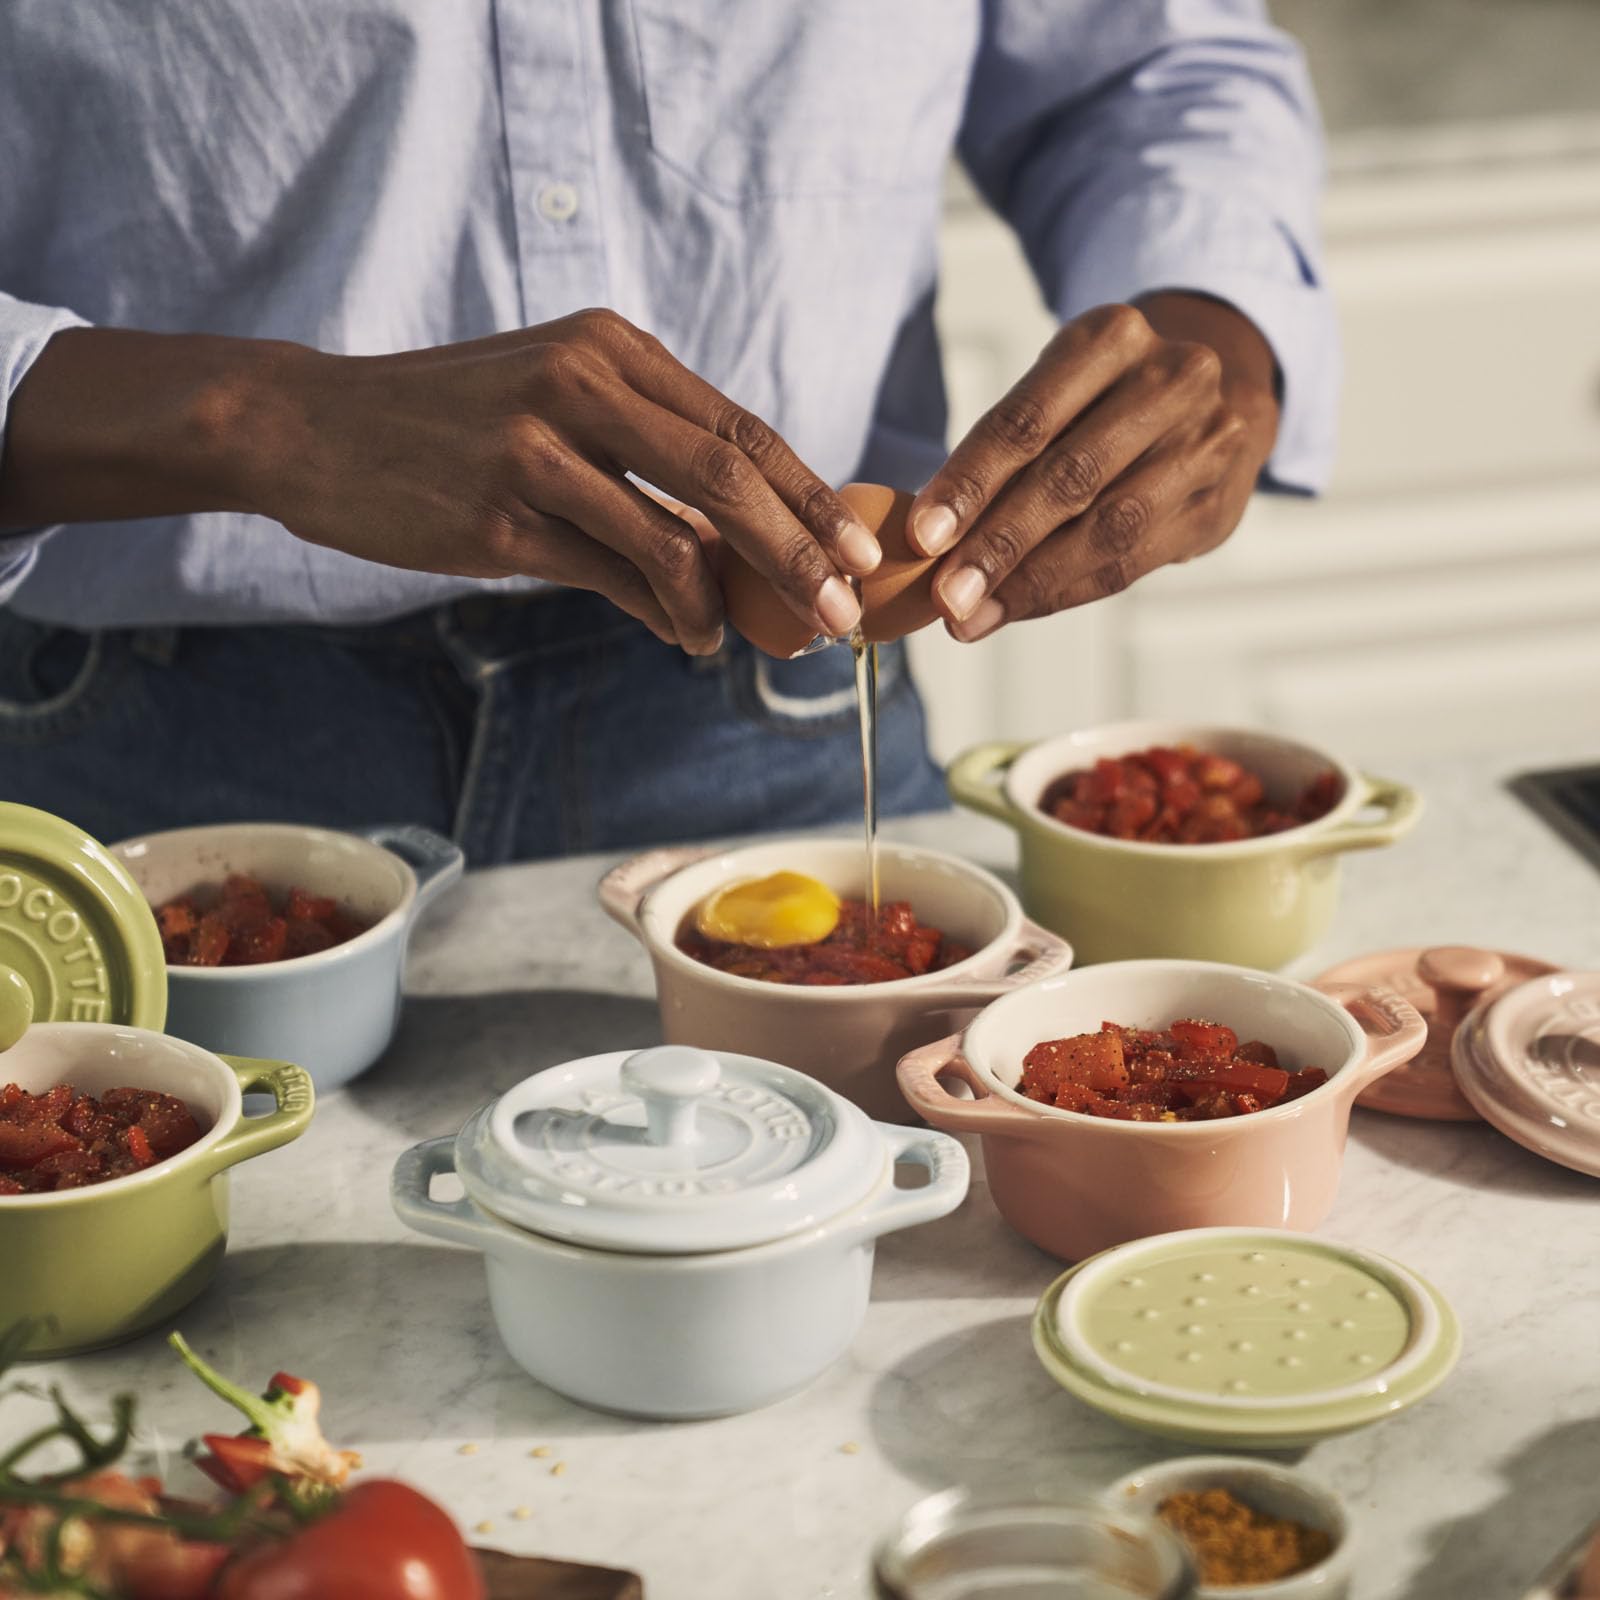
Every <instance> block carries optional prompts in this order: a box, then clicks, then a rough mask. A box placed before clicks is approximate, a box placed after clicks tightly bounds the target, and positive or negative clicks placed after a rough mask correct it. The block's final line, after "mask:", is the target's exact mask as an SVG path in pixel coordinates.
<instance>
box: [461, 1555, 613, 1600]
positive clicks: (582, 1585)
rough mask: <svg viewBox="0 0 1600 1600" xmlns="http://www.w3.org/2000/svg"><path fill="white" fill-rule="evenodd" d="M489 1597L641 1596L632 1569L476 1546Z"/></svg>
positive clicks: (583, 1599)
mask: <svg viewBox="0 0 1600 1600" xmlns="http://www.w3.org/2000/svg"><path fill="white" fill-rule="evenodd" d="M477 1554H478V1561H479V1563H480V1565H481V1566H482V1567H483V1577H484V1582H485V1583H486V1584H487V1585H488V1589H489V1600H644V1584H643V1583H642V1582H641V1581H640V1579H639V1574H638V1573H636V1572H621V1571H619V1570H617V1569H616V1568H615V1567H589V1566H583V1565H580V1564H579V1563H578V1562H576V1561H545V1560H542V1559H541V1558H539V1557H537V1556H508V1555H507V1554H506V1553H505V1552H504V1551H503V1550H479V1551H478V1553H477Z"/></svg>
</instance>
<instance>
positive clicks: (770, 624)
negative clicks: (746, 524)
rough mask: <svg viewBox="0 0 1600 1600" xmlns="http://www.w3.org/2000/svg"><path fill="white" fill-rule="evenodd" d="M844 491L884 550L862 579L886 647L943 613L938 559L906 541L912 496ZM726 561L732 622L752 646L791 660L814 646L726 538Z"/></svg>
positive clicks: (722, 555) (870, 630)
mask: <svg viewBox="0 0 1600 1600" xmlns="http://www.w3.org/2000/svg"><path fill="white" fill-rule="evenodd" d="M839 494H840V497H841V498H842V499H843V500H844V501H845V503H846V504H847V505H849V507H850V509H851V510H852V511H854V512H855V513H856V515H857V516H858V517H860V518H861V520H862V521H863V522H864V523H865V524H866V525H867V527H868V528H869V529H870V530H871V531H872V532H873V533H875V534H876V535H877V536H878V543H879V544H880V545H881V546H882V547H883V561H882V563H881V564H880V565H879V567H878V568H877V570H876V571H875V572H870V573H868V574H867V576H866V577H864V578H863V579H861V614H862V619H863V625H862V632H863V634H865V636H866V637H867V638H868V639H869V640H871V641H872V642H873V643H874V644H884V643H887V642H888V641H889V640H891V639H901V638H904V637H905V635H906V634H908V633H915V632H916V630H917V629H918V628H922V627H926V626H927V624H928V623H930V622H932V621H933V620H934V618H935V617H936V616H937V615H938V608H937V607H936V606H935V605H934V603H933V569H934V567H935V566H936V565H937V560H936V558H934V557H929V556H920V555H917V554H916V553H915V552H914V551H913V550H912V549H911V546H910V545H909V544H908V543H907V542H906V513H907V512H909V511H910V509H911V498H912V497H911V496H910V495H909V494H906V493H905V492H904V491H902V490H898V489H888V488H885V487H884V486H883V485H882V484H877V483H847V484H846V485H845V486H844V488H843V489H841V490H840V491H839ZM719 563H720V567H719V571H720V576H721V580H722V595H723V601H724V603H725V605H726V606H727V612H728V621H729V622H731V623H732V624H733V626H734V627H735V628H737V629H738V630H739V632H740V633H742V634H743V635H744V636H745V638H746V639H748V640H749V641H750V642H751V644H753V645H755V647H756V648H757V649H758V650H764V651H766V653H767V654H768V655H769V656H777V657H778V658H779V659H780V660H785V659H787V658H788V657H790V656H792V655H794V654H795V653H796V652H797V651H800V650H803V649H805V647H806V646H807V645H808V644H810V643H811V640H812V638H813V637H814V634H813V631H812V629H811V627H810V626H809V625H808V624H807V623H805V622H802V621H801V620H800V618H799V617H797V616H796V615H795V614H794V612H792V611H791V610H790V609H789V607H788V606H787V605H786V604H785V603H784V602H783V600H782V599H780V598H779V596H778V594H777V592H776V591H775V590H774V589H773V587H772V585H771V584H770V583H768V582H767V580H766V579H765V578H764V577H762V576H761V574H760V573H758V572H757V571H756V570H755V568H754V567H752V566H751V565H750V563H749V562H748V561H746V560H745V559H744V557H743V556H742V555H740V554H739V552H738V551H737V550H735V549H734V548H733V547H732V546H731V545H730V544H728V543H726V541H724V542H722V543H721V545H720V547H719Z"/></svg>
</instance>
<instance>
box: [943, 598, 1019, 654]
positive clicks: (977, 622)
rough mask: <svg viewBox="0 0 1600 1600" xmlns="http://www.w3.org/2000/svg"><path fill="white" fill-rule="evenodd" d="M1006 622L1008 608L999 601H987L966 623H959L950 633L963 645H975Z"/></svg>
mask: <svg viewBox="0 0 1600 1600" xmlns="http://www.w3.org/2000/svg"><path fill="white" fill-rule="evenodd" d="M1005 620H1006V608H1005V607H1004V606H1003V605H1001V604H1000V602H999V601H998V600H985V601H984V602H983V604H982V605H981V606H979V607H978V609H977V610H976V611H974V612H973V613H972V615H971V616H970V617H968V618H967V619H966V621H965V622H958V623H957V624H956V625H955V627H953V628H952V629H951V630H950V631H951V632H952V633H953V634H954V635H955V636H956V638H958V639H959V640H960V641H961V642H962V644H975V643H976V642H977V641H978V640H979V639H981V638H983V637H984V636H985V635H986V634H990V633H993V632H994V630H995V629H996V628H998V627H999V626H1000V624H1001V623H1002V622H1004V621H1005Z"/></svg>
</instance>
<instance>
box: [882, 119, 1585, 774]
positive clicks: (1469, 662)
mask: <svg viewBox="0 0 1600 1600" xmlns="http://www.w3.org/2000/svg"><path fill="white" fill-rule="evenodd" d="M1326 237H1327V246H1328V270H1329V277H1330V281H1331V283H1332V285H1333V289H1334V293H1335V296H1336V299H1337V301H1338V306H1339V312H1340V318H1341V325H1342V333H1343V342H1344V351H1345V386H1344V392H1343V399H1342V404H1341V443H1340V456H1339V463H1338V467H1337V471H1336V475H1335V481H1334V485H1333V488H1332V491H1331V492H1330V493H1329V494H1328V495H1327V496H1326V498H1324V499H1323V500H1320V501H1316V502H1308V501H1302V500H1295V499H1288V498H1281V497H1275V496H1257V498H1256V500H1255V502H1254V503H1253V505H1252V507H1251V509H1250V511H1249V513H1248V515H1247V516H1246V518H1245V521H1244V523H1243V524H1242V525H1241V527H1240V528H1239V530H1238V532H1237V533H1235V535H1234V536H1233V538H1232V539H1231V540H1229V542H1228V543H1227V544H1226V545H1225V546H1224V547H1223V548H1222V549H1221V550H1219V551H1217V552H1215V553H1213V554H1212V555H1210V556H1206V557H1204V558H1202V559H1200V560H1198V561H1195V562H1193V563H1190V564H1188V565H1186V566H1182V567H1173V568H1168V569H1166V570H1165V571H1163V572H1161V573H1158V574H1154V575H1152V576H1151V577H1150V578H1148V579H1146V580H1144V581H1143V582H1141V583H1139V584H1137V585H1135V586H1134V587H1133V588H1132V589H1131V590H1129V591H1128V593H1126V594H1124V595H1121V596H1118V597H1117V598H1116V599H1114V600H1108V601H1104V602H1101V603H1100V604H1097V605H1093V606H1089V607H1086V608H1083V609H1081V610H1079V611H1076V612H1072V613H1070V614H1067V615H1065V616H1060V617H1054V618H1050V619H1047V620H1042V621H1036V622H1029V623H1025V624H1021V625H1018V626H1016V627H1014V628H1007V629H1003V630H1002V631H1001V633H1000V634H998V635H996V636H995V637H994V638H993V639H991V640H987V641H985V642H984V643H982V644H978V645H957V644H955V643H954V642H953V641H951V640H950V639H948V638H947V637H946V636H945V635H944V633H943V630H942V629H938V628H934V629H929V630H926V631H925V632H924V633H923V634H921V635H919V636H918V637H917V638H916V639H915V640H914V641H913V644H912V649H913V657H914V660H915V663H916V668H917V672H918V676H919V679H920V681H921V683H922V685H923V689H924V694H925V697H926V700H927V703H928V712H929V720H930V728H931V739H932V742H933V746H934V751H935V754H936V755H938V756H939V757H941V758H948V757H949V756H951V755H953V754H954V753H955V752H956V751H957V750H959V749H961V748H962V747H963V746H965V745H967V744H969V743H973V742H976V741H978V740H982V739H994V738H1032V737H1037V736H1040V735H1043V734H1047V733H1051V732H1056V731H1061V730H1063V729H1065V728H1069V727H1074V726H1080V725H1084V724H1088V723H1092V722H1100V721H1106V720H1111V719H1115V718H1119V717H1125V716H1145V715H1148V716H1172V717H1183V718H1188V717H1193V718H1195V719H1197V720H1207V721H1236V722H1242V723H1250V724H1255V725H1260V726H1264V727H1269V728H1278V729H1282V730H1284V731H1287V732H1295V733H1299V734H1301V735H1302V736H1304V737H1306V738H1309V739H1311V740H1313V741H1315V742H1320V743H1323V744H1326V745H1328V746H1330V747H1332V748H1334V749H1337V750H1339V751H1341V752H1344V753H1347V754H1348V755H1349V756H1350V757H1351V758H1352V759H1355V760H1357V761H1359V762H1361V763H1370V764H1372V765H1374V766H1378V767H1379V768H1380V769H1381V766H1382V764H1383V762H1385V761H1386V760H1391V759H1398V758H1402V757H1405V756H1412V755H1421V754H1454V753H1463V752H1471V751H1473V750H1475V749H1491V748H1493V747H1495V746H1496V745H1497V744H1502V743H1511V742H1521V743H1524V744H1525V743H1527V742H1529V741H1537V740H1539V739H1540V738H1541V737H1543V735H1544V734H1545V733H1546V732H1547V731H1556V730H1560V731H1563V732H1566V733H1570V732H1571V731H1572V730H1573V728H1574V725H1575V724H1576V725H1579V726H1585V727H1587V728H1590V729H1592V730H1593V732H1594V736H1595V746H1596V751H1595V753H1596V755H1597V756H1600V125H1597V124H1594V123H1588V124H1579V125H1574V124H1573V123H1571V122H1570V121H1569V122H1565V123H1549V124H1501V125H1499V126H1498V127H1493V128H1484V129H1470V130H1448V129H1447V130H1442V131H1434V132H1431V133H1429V134H1426V135H1416V134H1411V135H1407V136H1393V137H1380V136H1373V137H1370V138H1365V139H1362V140H1358V141H1346V142H1345V143H1343V144H1342V145H1341V146H1340V147H1338V149H1337V150H1336V153H1335V159H1334V164H1333V178H1332V182H1331V184H1330V192H1329V198H1328V203H1327V208H1326ZM939 319H940V326H941V333H942V337H943V340H944V347H945V371H946V381H947V384H948V387H949V390H950V399H951V412H952V416H951V427H952V437H958V436H959V434H960V433H961V432H962V431H964V430H965V428H966V427H967V426H968V425H969V424H970V423H971V422H972V420H973V419H974V418H975V417H976V416H977V415H978V414H979V412H981V410H982V409H983V408H984V407H985V406H986V405H988V404H989V403H990V402H991V401H992V400H993V399H994V398H995V397H996V396H997V395H999V394H1000V393H1001V392H1002V391H1003V390H1004V389H1005V388H1006V387H1007V386H1008V385H1009V384H1010V383H1011V381H1012V380H1013V379H1014V378H1015V377H1016V376H1017V375H1018V374H1019V373H1020V372H1021V371H1022V370H1023V369H1024V368H1025V367H1026V366H1027V365H1028V364H1029V363H1030V362H1031V361H1032V360H1033V358H1034V356H1035V355H1036V354H1037V352H1038V350H1039V347H1040V346H1041V345H1042V344H1043V343H1044V341H1045V339H1047V338H1048V337H1049V334H1050V332H1051V328H1052V322H1051V319H1050V317H1049V314H1048V313H1047V312H1046V311H1045V310H1044V308H1043V306H1042V305H1041V303H1040V301H1039V297H1038V294H1037V291H1036V290H1035V289H1034V287H1033V284H1032V280H1031V278H1030V277H1029V275H1028V271H1027V268H1026V265H1025V264H1024V262H1023V260H1022V257H1021V254H1020V252H1019V250H1018V248H1017V246H1016V243H1015V241H1014V239H1013V238H1012V236H1011V235H1010V233H1009V232H1008V231H1007V230H1006V229H1005V227H1004V226H1003V225H1002V224H1001V223H999V222H998V221H997V220H996V219H995V218H994V217H993V216H992V215H990V214H989V213H987V212H986V211H985V210H984V209H983V208H982V207H981V205H980V204H979V203H978V202H977V201H976V200H975V199H974V198H972V197H971V195H970V193H966V194H960V193H958V194H956V195H954V196H953V197H952V200H951V203H950V205H949V207H948V210H947V217H946V226H945V236H944V253H943V277H942V287H941V293H940V301H939Z"/></svg>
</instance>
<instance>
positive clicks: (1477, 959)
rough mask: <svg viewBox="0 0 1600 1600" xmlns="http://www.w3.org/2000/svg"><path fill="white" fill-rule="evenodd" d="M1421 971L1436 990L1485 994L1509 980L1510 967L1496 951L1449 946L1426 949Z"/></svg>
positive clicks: (1421, 961)
mask: <svg viewBox="0 0 1600 1600" xmlns="http://www.w3.org/2000/svg"><path fill="white" fill-rule="evenodd" d="M1417 972H1418V973H1419V975H1420V976H1421V978H1422V981H1423V982H1424V983H1426V984H1428V985H1430V986H1431V987H1432V988H1434V989H1455V990H1459V991H1461V992H1463V993H1466V994H1481V993H1482V992H1483V991H1484V990H1485V989H1487V988H1489V987H1490V986H1491V985H1493V984H1496V983H1498V982H1499V981H1500V980H1501V979H1502V978H1503V977H1505V975H1506V964H1505V962H1504V961H1503V960H1501V958H1500V957H1499V956H1497V955H1496V954H1495V953H1494V951H1493V950H1474V949H1473V948H1472V947H1471V946H1470V945H1454V944H1447V945H1439V946H1436V947H1435V948H1434V949H1432V950H1424V951H1423V952H1422V959H1421V960H1420V961H1419V962H1418V963H1417Z"/></svg>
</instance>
